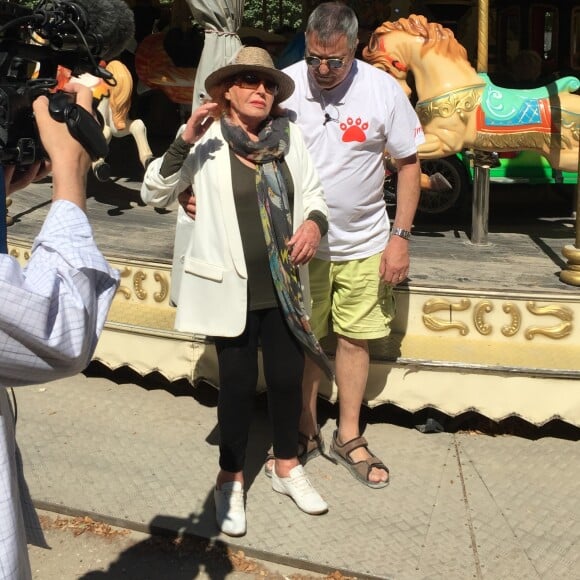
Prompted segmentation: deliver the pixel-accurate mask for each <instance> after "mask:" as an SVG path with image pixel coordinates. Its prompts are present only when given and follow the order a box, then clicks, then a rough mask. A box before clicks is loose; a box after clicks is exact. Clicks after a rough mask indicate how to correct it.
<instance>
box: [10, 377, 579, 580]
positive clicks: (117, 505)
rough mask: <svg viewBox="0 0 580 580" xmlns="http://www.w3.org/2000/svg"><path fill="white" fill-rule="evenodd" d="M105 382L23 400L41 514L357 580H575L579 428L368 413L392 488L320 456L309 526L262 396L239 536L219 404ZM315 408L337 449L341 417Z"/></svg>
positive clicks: (23, 433)
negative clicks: (229, 512)
mask: <svg viewBox="0 0 580 580" xmlns="http://www.w3.org/2000/svg"><path fill="white" fill-rule="evenodd" d="M126 375H127V374H126ZM110 378H112V379H115V380H109V379H108V378H99V377H92V376H90V374H89V375H79V376H76V377H74V378H72V379H68V380H63V381H60V382H56V383H52V384H49V385H41V386H34V387H25V388H19V389H15V391H14V392H15V399H16V403H17V409H18V425H17V438H18V443H19V446H20V450H21V453H22V457H23V463H24V473H25V478H26V482H27V485H28V489H29V492H30V496H31V498H32V500H33V501H34V503H35V505H36V506H37V507H39V508H44V509H50V510H52V511H57V512H62V513H67V514H89V515H92V516H93V517H95V518H98V519H100V520H104V521H106V522H108V523H111V524H115V525H121V526H123V527H128V528H132V529H136V530H140V531H153V532H164V533H168V532H169V533H186V534H193V535H197V536H202V537H205V538H215V539H216V540H218V539H219V540H221V541H224V542H227V543H229V544H230V545H231V546H233V547H234V548H236V549H237V548H240V549H243V550H244V552H245V553H246V554H247V555H248V556H255V557H258V558H262V559H265V560H270V561H273V562H277V563H280V564H287V565H292V566H295V567H297V568H301V569H303V570H312V571H316V572H321V573H330V572H332V571H335V570H336V571H340V572H342V573H343V574H346V575H349V576H355V577H357V578H366V577H372V578H395V579H397V580H403V579H404V580H407V579H408V580H411V579H420V578H421V579H426V578H429V579H445V580H453V579H457V580H465V579H468V578H477V579H479V578H485V579H490V580H497V579H503V578H505V579H510V580H515V579H525V580H532V579H536V578H546V579H548V578H549V579H566V580H574V579H580V493H579V492H580V487H579V484H578V481H579V480H580V443H579V439H580V435H579V433H580V431H579V430H577V429H573V428H570V429H568V430H567V429H565V430H564V433H565V434H566V437H554V436H550V434H549V433H550V431H549V430H546V429H545V428H544V429H542V430H541V431H540V430H533V429H532V430H531V431H530V432H531V434H532V435H535V436H534V437H523V436H521V433H520V434H519V435H518V436H514V435H501V436H490V435H489V434H482V433H480V432H477V431H463V432H462V431H457V432H443V433H436V434H428V435H427V434H422V433H420V432H419V431H418V430H417V429H414V428H413V427H412V426H410V425H407V424H405V421H402V420H400V419H401V417H403V414H402V413H401V414H397V413H396V412H395V413H393V414H392V417H393V418H394V420H393V421H390V422H389V421H385V415H386V413H385V411H384V410H381V409H378V410H377V409H375V410H373V411H369V412H365V416H366V417H367V419H368V423H367V426H366V432H365V435H366V436H367V438H368V439H369V441H370V442H371V446H372V449H373V450H374V451H375V453H377V455H379V456H380V457H381V458H383V459H384V460H385V461H386V462H387V463H388V465H389V466H390V468H391V472H392V482H391V485H390V486H389V487H388V488H386V489H382V490H371V489H368V488H366V487H364V486H363V485H361V484H358V483H356V482H354V480H353V479H352V477H351V476H350V475H349V474H348V473H347V471H346V470H345V469H344V468H343V467H341V466H337V465H334V464H333V463H331V462H329V461H327V460H325V459H324V458H319V459H316V460H314V461H312V462H311V463H309V464H308V467H307V471H308V472H309V474H310V476H311V479H312V480H313V482H314V484H315V485H316V487H317V489H318V490H319V491H320V492H321V494H322V495H323V496H324V497H325V499H326V500H327V501H328V503H329V504H330V511H329V513H328V514H326V515H323V516H318V517H314V516H308V515H306V514H303V513H302V512H300V511H299V510H298V509H297V508H296V507H295V506H294V504H293V503H292V502H291V500H290V499H289V498H287V497H285V496H282V495H279V494H277V493H275V492H273V491H272V490H271V488H270V480H268V479H267V478H266V477H264V475H263V474H262V470H261V468H262V459H263V457H264V455H265V452H266V449H267V448H268V446H269V444H270V440H269V436H268V427H267V422H266V419H265V411H264V408H265V404H264V400H263V397H259V398H258V405H257V410H256V420H255V422H254V426H253V430H252V434H251V442H250V451H249V458H248V467H247V474H246V482H247V489H248V499H247V516H248V533H247V535H246V536H244V537H242V538H238V539H232V538H228V537H227V536H221V535H219V534H218V530H217V528H216V525H215V522H214V506H213V500H212V485H213V482H214V478H215V474H216V470H217V453H218V450H217V438H218V433H217V426H216V409H215V405H216V398H217V397H216V392H215V391H214V390H213V389H211V388H210V387H204V386H201V387H198V388H197V389H193V388H192V387H190V386H189V385H188V384H186V383H183V384H182V383H178V384H174V385H171V386H170V387H169V386H168V385H167V384H166V383H165V382H163V380H162V379H157V378H156V377H155V376H154V375H153V376H151V377H148V378H147V379H146V380H141V379H140V378H138V377H136V376H133V375H131V373H129V376H128V378H125V379H122V380H121V381H120V382H121V384H117V382H116V381H119V375H118V374H117V375H111V377H110ZM490 380H491V378H490ZM136 383H138V384H136ZM156 387H157V388H156ZM321 405H322V410H323V414H324V417H323V419H324V422H323V426H322V431H323V435H324V437H325V439H326V440H327V441H329V440H330V438H331V435H332V431H333V429H334V425H335V417H334V413H335V409H334V407H333V406H331V405H329V404H327V403H324V402H321ZM407 418H408V417H407ZM452 431H453V430H452ZM538 435H539V437H538ZM65 580H66V579H65Z"/></svg>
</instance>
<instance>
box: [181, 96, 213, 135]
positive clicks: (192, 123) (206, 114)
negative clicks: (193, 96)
mask: <svg viewBox="0 0 580 580" xmlns="http://www.w3.org/2000/svg"><path fill="white" fill-rule="evenodd" d="M216 109H217V103H203V104H202V105H200V106H199V107H198V108H197V109H196V110H195V111H193V113H191V117H189V119H188V120H187V123H186V124H185V129H184V131H183V133H182V134H181V138H182V139H183V140H184V141H185V142H186V143H189V144H190V145H193V144H194V143H195V142H197V141H198V140H199V139H201V138H202V137H203V135H204V133H205V132H206V131H207V130H208V128H209V126H210V125H211V124H212V123H213V121H214V118H213V117H212V113H215V111H216Z"/></svg>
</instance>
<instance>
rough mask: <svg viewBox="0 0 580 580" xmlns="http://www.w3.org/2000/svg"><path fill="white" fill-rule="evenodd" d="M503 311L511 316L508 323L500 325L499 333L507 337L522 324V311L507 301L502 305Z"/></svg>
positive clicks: (515, 332) (515, 331)
mask: <svg viewBox="0 0 580 580" xmlns="http://www.w3.org/2000/svg"><path fill="white" fill-rule="evenodd" d="M503 311H504V312H505V313H506V314H509V315H510V316H511V318H512V320H511V323H510V324H505V325H504V326H502V327H501V333H502V334H503V335H504V336H507V337H508V338H509V337H510V336H514V335H515V334H517V332H518V331H519V330H520V328H521V326H522V313H521V312H520V309H519V308H518V306H517V305H516V304H514V303H513V302H508V303H507V304H504V305H503Z"/></svg>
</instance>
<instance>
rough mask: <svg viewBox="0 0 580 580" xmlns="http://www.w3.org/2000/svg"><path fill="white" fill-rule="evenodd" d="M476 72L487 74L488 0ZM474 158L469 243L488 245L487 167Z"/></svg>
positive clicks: (481, 11)
mask: <svg viewBox="0 0 580 580" xmlns="http://www.w3.org/2000/svg"><path fill="white" fill-rule="evenodd" d="M477 23H478V29H477V33H478V36H477V72H480V73H482V72H487V62H488V35H489V0H479V5H478V17H477ZM478 157H479V156H478V155H477V154H476V155H475V156H474V178H473V204H472V209H471V243H472V244H475V245H478V246H486V245H488V241H487V235H488V225H489V165H480V164H478V163H477V160H478Z"/></svg>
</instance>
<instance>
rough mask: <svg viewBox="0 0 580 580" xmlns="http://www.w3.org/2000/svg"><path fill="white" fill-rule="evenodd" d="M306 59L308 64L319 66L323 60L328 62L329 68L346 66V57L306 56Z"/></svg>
mask: <svg viewBox="0 0 580 580" xmlns="http://www.w3.org/2000/svg"><path fill="white" fill-rule="evenodd" d="M304 60H305V61H306V64H307V65H308V66H311V67H314V68H318V67H319V66H320V65H321V64H322V63H323V62H324V63H326V66H327V67H328V68H332V69H337V68H342V67H343V66H344V61H345V60H346V59H344V58H338V57H332V58H318V57H317V56H305V57H304Z"/></svg>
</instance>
